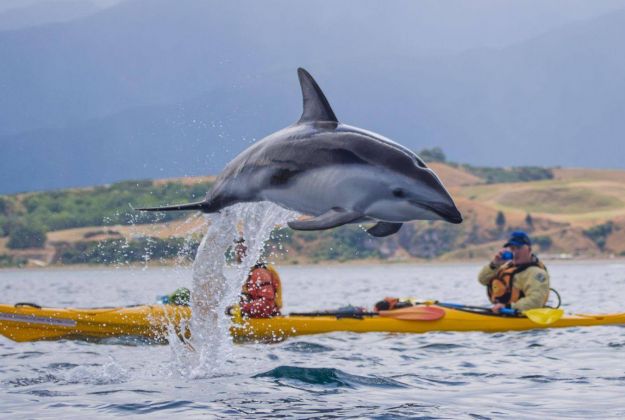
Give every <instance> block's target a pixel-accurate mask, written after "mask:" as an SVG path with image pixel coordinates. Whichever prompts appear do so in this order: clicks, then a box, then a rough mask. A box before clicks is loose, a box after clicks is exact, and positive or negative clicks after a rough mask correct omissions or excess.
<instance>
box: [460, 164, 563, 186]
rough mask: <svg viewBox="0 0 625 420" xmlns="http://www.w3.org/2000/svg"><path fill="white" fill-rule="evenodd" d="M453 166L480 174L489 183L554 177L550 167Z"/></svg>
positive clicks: (476, 174)
mask: <svg viewBox="0 0 625 420" xmlns="http://www.w3.org/2000/svg"><path fill="white" fill-rule="evenodd" d="M453 166H456V167H459V168H461V169H464V170H465V171H467V172H469V173H471V174H473V175H475V176H478V177H480V178H482V179H484V180H486V182H487V183H488V184H498V183H509V182H529V181H541V180H545V179H553V177H554V175H553V171H552V170H551V169H549V168H541V167H538V166H518V167H513V168H497V167H486V166H472V165H467V164H463V165H458V164H454V165H453Z"/></svg>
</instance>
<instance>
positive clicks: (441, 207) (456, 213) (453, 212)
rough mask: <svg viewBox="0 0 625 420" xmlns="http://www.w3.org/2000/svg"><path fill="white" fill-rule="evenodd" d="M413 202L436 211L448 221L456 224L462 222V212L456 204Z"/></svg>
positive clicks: (433, 211)
mask: <svg viewBox="0 0 625 420" xmlns="http://www.w3.org/2000/svg"><path fill="white" fill-rule="evenodd" d="M411 203H412V204H414V205H416V206H419V207H422V208H424V209H426V210H429V211H431V212H432V213H435V214H436V215H438V216H440V217H441V219H443V220H445V221H446V222H449V223H453V224H455V225H457V224H459V223H462V214H461V213H460V210H458V208H457V207H456V206H455V205H453V204H452V205H448V204H443V203H440V204H439V203H418V202H413V201H411Z"/></svg>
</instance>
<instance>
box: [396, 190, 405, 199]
mask: <svg viewBox="0 0 625 420" xmlns="http://www.w3.org/2000/svg"><path fill="white" fill-rule="evenodd" d="M393 197H397V198H404V197H406V192H405V191H404V190H402V189H401V188H395V189H394V190H393Z"/></svg>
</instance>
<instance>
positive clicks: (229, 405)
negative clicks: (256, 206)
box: [0, 262, 625, 418]
mask: <svg viewBox="0 0 625 420" xmlns="http://www.w3.org/2000/svg"><path fill="white" fill-rule="evenodd" d="M549 268H550V271H551V274H552V279H553V280H552V282H553V285H554V286H555V287H556V288H557V289H558V290H559V291H560V293H561V294H562V296H563V298H564V301H565V302H564V303H565V309H567V310H568V311H583V312H615V311H619V310H622V309H624V308H625V303H624V302H625V299H624V298H625V264H624V263H622V262H609V263H566V264H564V263H558V264H550V265H549ZM478 270H479V267H478V266H477V265H466V264H458V265H438V266H437V265H384V266H382V265H371V266H330V267H323V266H312V267H303V266H302V267H298V266H293V267H284V268H282V269H281V270H280V273H281V275H282V279H283V283H284V300H285V311H286V312H289V311H305V310H315V309H324V308H336V307H339V306H344V305H346V304H352V305H363V306H371V305H372V304H373V303H374V302H376V301H377V300H379V299H381V298H383V297H384V296H416V297H420V298H424V299H428V298H434V299H436V298H438V299H441V300H443V299H444V300H447V301H452V302H462V303H472V304H483V303H486V298H485V292H484V290H483V288H482V287H480V286H479V285H478V284H477V281H476V280H475V276H476V274H477V271H478ZM190 283H191V273H190V270H186V269H171V268H158V267H156V268H148V269H88V270H61V269H56V270H18V271H0V291H1V292H2V296H3V298H2V301H3V302H7V303H14V302H18V301H30V302H35V303H39V304H42V305H46V306H79V307H89V306H108V305H130V304H137V303H146V302H147V303H149V302H153V301H154V298H155V296H156V295H158V294H165V293H168V292H170V291H171V290H173V289H175V288H176V287H178V286H182V285H190ZM0 357H1V360H2V363H1V364H0V387H1V388H2V391H3V392H2V393H0V416H3V417H7V416H11V417H17V416H19V417H56V418H60V417H72V416H73V417H78V416H81V417H82V416H85V415H90V416H95V417H100V416H109V415H128V414H134V415H136V414H155V415H159V416H166V415H172V414H178V413H184V414H187V415H196V416H199V415H205V416H208V417H229V416H231V417H239V418H240V417H270V418H276V417H281V416H284V417H295V418H297V417H301V418H308V417H311V416H321V417H326V418H332V417H370V418H376V417H377V418H383V417H393V418H398V417H410V418H414V417H417V418H418V417H425V418H499V417H503V416H514V417H523V418H545V417H548V416H552V417H567V418H588V417H591V416H596V417H601V418H606V417H613V418H618V417H623V416H625V404H623V401H625V400H624V399H623V395H625V329H623V328H622V327H618V326H616V327H594V328H573V329H567V330H537V331H525V332H510V333H497V334H486V333H473V332H471V333H428V334H422V335H409V334H378V333H375V334H352V333H333V334H326V335H318V336H307V337H297V338H293V339H289V340H287V341H285V342H282V343H277V344H269V345H267V344H246V345H237V346H235V348H234V354H233V355H232V356H231V357H230V359H229V361H228V362H227V364H228V366H227V367H225V369H224V373H223V374H221V375H219V376H217V377H209V378H197V379H189V378H188V377H185V376H183V375H181V374H180V373H179V370H178V366H177V365H176V358H175V356H174V355H173V353H172V351H170V349H169V347H167V346H150V345H142V344H140V343H134V342H129V341H123V340H122V341H121V342H120V341H119V340H111V342H109V343H104V344H93V343H85V342H71V341H61V342H37V343H14V342H12V341H10V340H8V339H5V338H3V337H0Z"/></svg>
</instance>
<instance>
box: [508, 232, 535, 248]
mask: <svg viewBox="0 0 625 420" xmlns="http://www.w3.org/2000/svg"><path fill="white" fill-rule="evenodd" d="M510 245H514V246H523V245H529V246H531V245H532V241H531V240H530V237H529V236H527V233H525V232H523V231H522V230H515V231H514V232H512V233H511V234H510V238H509V239H508V242H506V243H505V244H504V247H506V246H510Z"/></svg>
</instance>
